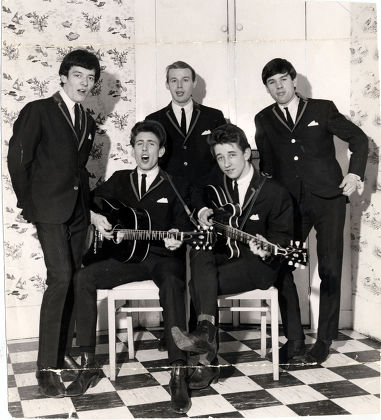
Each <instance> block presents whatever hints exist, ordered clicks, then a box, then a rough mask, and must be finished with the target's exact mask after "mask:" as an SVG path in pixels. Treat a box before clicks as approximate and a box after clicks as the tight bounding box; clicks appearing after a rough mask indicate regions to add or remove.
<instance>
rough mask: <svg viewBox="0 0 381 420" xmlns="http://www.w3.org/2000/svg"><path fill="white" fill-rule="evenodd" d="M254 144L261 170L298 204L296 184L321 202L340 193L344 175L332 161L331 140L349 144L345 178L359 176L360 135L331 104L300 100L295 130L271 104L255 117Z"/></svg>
mask: <svg viewBox="0 0 381 420" xmlns="http://www.w3.org/2000/svg"><path fill="white" fill-rule="evenodd" d="M255 125H256V134H255V141H256V144H257V147H258V150H259V154H260V168H261V170H262V171H263V172H265V173H268V174H271V175H272V176H273V177H274V179H276V180H278V181H279V182H280V183H282V185H284V186H285V187H287V188H288V189H289V191H290V192H291V194H292V195H293V196H294V197H296V198H297V199H298V198H299V194H300V189H301V182H303V184H304V185H305V187H306V188H307V190H309V191H310V192H312V193H313V194H315V195H318V196H321V197H334V196H337V195H339V194H341V193H342V189H340V188H339V185H340V183H341V181H342V179H343V174H342V172H341V168H340V165H339V163H338V162H337V160H336V157H335V146H334V141H333V136H334V135H335V136H337V137H339V138H340V139H342V140H344V141H346V142H348V143H349V150H350V151H351V152H352V155H351V158H350V162H349V169H348V172H351V173H354V174H357V175H359V176H360V177H361V178H363V176H364V171H365V166H366V161H367V155H368V139H367V136H366V135H365V134H364V132H363V131H362V130H361V129H360V128H358V127H357V126H356V125H355V124H353V123H352V122H351V121H349V120H347V119H346V118H345V117H344V116H343V115H342V114H340V113H339V111H338V110H337V108H336V106H335V104H334V103H333V102H332V101H327V100H321V99H303V98H300V102H299V108H298V113H297V118H296V122H295V127H294V129H293V130H291V129H290V128H289V127H288V125H287V123H286V120H285V118H284V114H283V112H282V111H281V110H280V108H279V107H278V106H277V104H273V105H270V106H268V107H267V108H265V109H263V110H262V111H261V112H259V113H258V114H257V115H256V116H255Z"/></svg>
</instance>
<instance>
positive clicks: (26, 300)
mask: <svg viewBox="0 0 381 420" xmlns="http://www.w3.org/2000/svg"><path fill="white" fill-rule="evenodd" d="M133 7H134V0H104V1H100V0H28V1H25V0H4V1H3V2H2V105H1V114H2V121H3V124H2V138H3V144H2V168H3V170H2V181H3V203H4V204H3V214H4V216H3V224H4V260H5V261H4V262H5V292H6V306H7V308H9V307H14V306H20V305H25V306H30V305H39V304H40V302H41V298H42V293H43V290H44V282H45V276H46V271H45V265H44V261H43V255H42V251H41V248H40V245H39V241H38V239H37V236H36V231H35V228H34V226H33V225H32V224H29V223H26V222H25V221H24V220H23V219H22V217H21V216H20V209H18V208H17V207H16V197H15V195H14V193H13V190H12V185H11V181H10V177H9V174H8V172H7V164H6V159H7V153H8V142H9V139H10V137H11V135H12V126H13V123H14V121H15V119H16V118H17V115H18V113H19V112H20V110H21V108H22V107H23V106H24V105H25V104H26V103H28V102H30V101H33V100H35V99H40V98H46V97H49V96H51V95H52V94H53V93H54V92H56V91H57V90H58V89H59V76H58V69H59V65H60V62H61V60H62V58H63V57H64V55H65V54H66V53H68V52H69V51H70V50H71V49H75V48H87V49H88V50H90V51H92V52H93V53H95V54H96V55H97V56H98V58H99V60H100V63H101V69H102V73H101V77H100V80H99V81H98V83H97V85H96V86H95V88H94V90H93V92H92V94H91V95H90V97H89V98H88V100H87V101H86V103H85V107H87V108H88V109H89V111H90V112H91V114H92V115H93V117H94V119H95V120H96V121H97V123H98V131H97V135H96V140H95V145H94V148H93V150H92V153H91V156H90V160H89V164H88V169H89V172H90V174H91V184H92V185H91V187H94V186H95V185H96V184H97V183H99V182H102V181H103V180H104V179H105V178H107V177H109V176H110V175H111V174H112V173H113V172H114V171H115V170H117V169H121V168H125V167H133V166H135V163H134V160H133V158H132V157H131V155H130V146H129V133H130V130H131V128H132V126H133V125H134V124H135V60H134V9H133ZM19 313H20V312H19ZM24 321H28V320H22V319H20V320H18V322H20V323H21V322H24ZM14 327H15V328H17V323H15V325H14Z"/></svg>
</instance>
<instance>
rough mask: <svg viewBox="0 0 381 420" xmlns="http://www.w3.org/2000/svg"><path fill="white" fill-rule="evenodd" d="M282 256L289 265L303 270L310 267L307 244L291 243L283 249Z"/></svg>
mask: <svg viewBox="0 0 381 420" xmlns="http://www.w3.org/2000/svg"><path fill="white" fill-rule="evenodd" d="M283 251H285V252H282V253H281V255H282V256H283V257H284V258H286V259H287V260H288V265H293V266H294V267H296V268H301V269H302V270H303V269H304V268H305V267H306V266H307V265H308V260H309V257H308V249H307V247H306V243H303V244H301V243H300V241H291V242H290V245H289V246H288V247H286V248H283Z"/></svg>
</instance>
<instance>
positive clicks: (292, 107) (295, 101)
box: [279, 95, 299, 113]
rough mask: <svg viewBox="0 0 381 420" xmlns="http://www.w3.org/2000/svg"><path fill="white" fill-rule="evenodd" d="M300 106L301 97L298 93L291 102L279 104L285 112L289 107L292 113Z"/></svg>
mask: <svg viewBox="0 0 381 420" xmlns="http://www.w3.org/2000/svg"><path fill="white" fill-rule="evenodd" d="M298 106H299V97H298V96H297V95H295V96H294V97H293V98H292V100H291V102H289V103H288V104H287V105H281V104H279V107H280V108H281V110H282V111H283V112H285V111H284V109H285V108H286V107H287V108H288V110H289V112H290V113H291V110H295V109H298Z"/></svg>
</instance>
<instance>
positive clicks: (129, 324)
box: [127, 313, 135, 359]
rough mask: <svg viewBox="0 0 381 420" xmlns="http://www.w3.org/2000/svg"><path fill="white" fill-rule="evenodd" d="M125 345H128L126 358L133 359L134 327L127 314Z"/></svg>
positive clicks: (130, 317)
mask: <svg viewBox="0 0 381 420" xmlns="http://www.w3.org/2000/svg"><path fill="white" fill-rule="evenodd" d="M127 343H128V358H129V359H133V358H134V357H135V346H134V327H133V325H132V314H131V313H128V314H127Z"/></svg>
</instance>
